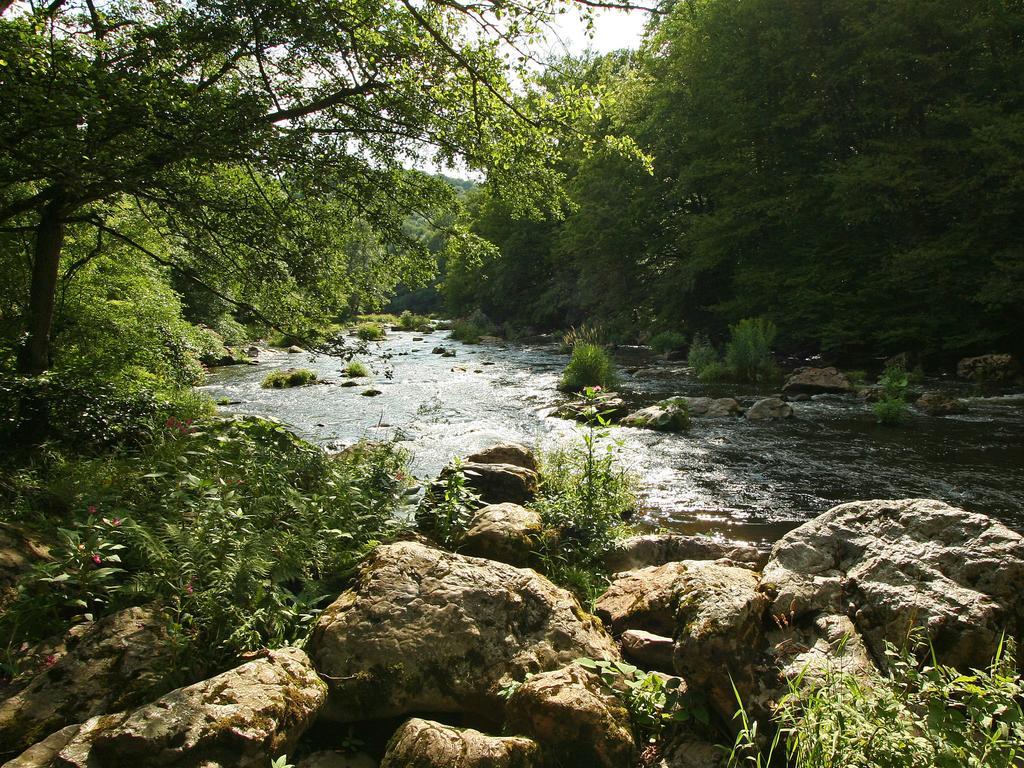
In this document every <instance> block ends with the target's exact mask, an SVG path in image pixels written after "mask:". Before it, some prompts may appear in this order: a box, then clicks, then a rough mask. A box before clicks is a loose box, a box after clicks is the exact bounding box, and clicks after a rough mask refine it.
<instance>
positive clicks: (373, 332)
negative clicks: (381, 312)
mask: <svg viewBox="0 0 1024 768" xmlns="http://www.w3.org/2000/svg"><path fill="white" fill-rule="evenodd" d="M356 336H357V337H358V338H359V339H360V340H361V341H383V340H384V326H383V325H381V324H380V323H360V324H359V325H358V326H356Z"/></svg>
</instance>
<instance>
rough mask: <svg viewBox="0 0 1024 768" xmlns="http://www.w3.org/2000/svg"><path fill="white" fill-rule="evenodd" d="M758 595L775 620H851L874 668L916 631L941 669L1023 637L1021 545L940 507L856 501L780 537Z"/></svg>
mask: <svg viewBox="0 0 1024 768" xmlns="http://www.w3.org/2000/svg"><path fill="white" fill-rule="evenodd" d="M762 588H763V589H765V591H766V592H768V593H769V594H770V595H771V596H772V597H773V604H772V608H771V610H772V613H773V614H784V615H788V616H793V617H794V618H799V617H801V616H805V615H809V614H818V613H824V614H826V615H827V614H838V615H846V616H849V617H850V618H851V619H852V621H853V624H854V625H855V626H856V628H857V630H858V631H859V632H860V633H861V634H862V635H863V637H864V639H865V642H866V643H867V646H868V648H869V649H870V650H871V652H872V654H873V655H874V657H875V660H876V661H877V662H882V661H883V660H884V650H885V642H886V641H888V642H891V643H894V644H899V643H901V642H902V641H903V639H904V638H906V636H907V632H908V630H909V629H910V628H911V627H913V626H914V625H919V626H921V627H923V628H924V629H925V630H926V631H927V633H928V635H929V636H930V638H931V640H932V642H933V644H934V646H935V650H936V652H937V654H938V658H939V660H940V661H941V662H943V663H946V664H950V665H953V666H957V667H960V668H963V669H966V668H968V667H972V666H974V667H980V666H984V665H986V664H987V663H988V662H989V661H990V659H991V656H992V653H993V651H994V650H995V647H996V645H997V643H998V641H999V638H1000V637H1001V635H1002V633H1003V632H1004V631H1006V632H1007V633H1008V634H1009V635H1010V636H1013V637H1020V636H1021V633H1022V631H1024V538H1022V537H1021V536H1020V535H1019V534H1017V533H1015V532H1013V531H1011V530H1010V529H1009V528H1007V527H1006V526H1004V525H1002V524H1001V523H997V522H995V521H994V520H991V519H990V518H988V517H986V516H984V515H980V514H973V513H970V512H965V511H964V510H962V509H958V508H956V507H952V506H949V505H948V504H944V503H943V502H941V501H932V500H929V499H904V500H900V501H886V500H875V501H856V502H852V503H849V504H841V505H839V506H838V507H834V508H832V509H831V510H829V511H828V512H826V513H825V514H823V515H821V516H820V517H818V518H816V519H814V520H811V521H810V522H807V523H804V524H803V525H801V526H800V527H799V528H796V529H795V530H793V531H790V532H789V533H788V534H786V536H784V537H783V538H782V539H780V540H779V541H778V542H777V543H776V544H775V546H774V548H773V549H772V554H771V558H770V560H769V562H768V564H767V565H766V566H765V570H764V577H763V580H762Z"/></svg>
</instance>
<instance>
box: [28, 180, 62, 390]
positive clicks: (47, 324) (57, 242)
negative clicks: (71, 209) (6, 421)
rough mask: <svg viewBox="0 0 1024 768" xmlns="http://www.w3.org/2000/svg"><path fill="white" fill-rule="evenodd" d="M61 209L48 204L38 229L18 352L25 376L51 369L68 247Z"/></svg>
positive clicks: (56, 201) (35, 374) (54, 204)
mask: <svg viewBox="0 0 1024 768" xmlns="http://www.w3.org/2000/svg"><path fill="white" fill-rule="evenodd" d="M61 208H62V206H61V204H60V201H58V200H52V201H51V202H49V203H47V204H46V207H45V208H43V211H42V215H41V216H40V218H39V225H38V226H37V227H36V245H35V253H34V254H33V259H32V286H31V288H30V290H29V302H28V313H27V315H26V318H25V320H26V322H25V327H26V331H27V336H26V338H25V341H24V344H23V345H22V347H21V349H20V350H18V373H20V374H21V375H22V376H38V375H39V374H41V373H42V372H43V371H45V370H46V369H47V368H49V367H50V331H51V330H52V328H53V307H54V301H55V299H56V295H57V278H58V275H59V272H60V252H61V247H62V246H63V245H64V219H63V213H64V212H63V211H62V210H61Z"/></svg>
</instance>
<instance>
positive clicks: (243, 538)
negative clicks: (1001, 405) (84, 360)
mask: <svg viewBox="0 0 1024 768" xmlns="http://www.w3.org/2000/svg"><path fill="white" fill-rule="evenodd" d="M405 461H406V456H405V454H403V453H402V452H401V451H400V450H398V449H397V448H396V447H395V446H394V445H392V444H388V443H385V444H376V445H363V446H360V447H358V448H357V449H355V450H351V451H349V452H347V453H346V454H342V455H340V456H338V457H330V456H328V455H327V454H325V453H324V452H323V451H322V450H321V449H319V448H317V447H315V446H312V445H309V444H307V443H304V442H303V441H301V440H299V439H298V438H296V437H295V436H294V435H292V434H291V433H289V432H288V431H287V430H286V429H285V428H284V427H283V426H280V425H278V424H274V423H271V422H267V421H263V420H257V419H227V420H204V421H195V422H192V423H186V422H178V421H175V420H168V422H167V423H166V425H165V426H164V428H163V429H162V430H161V432H160V433H159V434H157V435H154V436H153V438H152V440H151V441H150V442H149V443H147V444H146V445H144V446H142V447H141V448H137V449H132V450H121V451H115V452H112V453H106V454H103V455H100V456H97V457H93V458H86V457H72V456H62V455H44V456H40V457H38V458H36V459H35V460H33V462H32V463H31V464H29V465H28V466H27V467H25V468H23V469H22V470H21V471H20V472H18V473H14V474H11V475H10V476H9V477H8V478H7V480H6V482H5V483H4V484H3V485H2V486H0V489H2V490H3V493H4V496H5V499H4V503H5V504H8V505H9V508H10V509H11V510H12V514H13V517H14V519H16V520H20V521H23V522H24V524H26V525H31V526H34V527H36V528H39V529H40V535H41V537H42V538H43V540H54V541H56V542H57V544H56V545H55V549H54V552H55V559H54V560H53V561H52V562H48V561H43V562H41V563H40V564H39V565H37V566H36V568H35V571H34V572H33V573H32V574H30V576H29V577H28V578H26V579H23V580H22V581H21V582H19V585H18V587H17V592H16V595H15V597H14V599H13V602H12V603H11V604H10V605H8V607H7V610H6V612H5V614H4V615H3V616H2V617H0V644H2V645H3V646H6V647H9V648H17V647H18V646H19V645H20V644H21V643H22V642H23V641H29V640H33V639H39V638H42V637H46V636H50V635H52V634H54V633H58V634H59V632H60V629H61V628H62V627H66V626H67V625H69V624H72V623H76V622H78V621H81V620H84V619H86V618H87V616H86V614H91V615H92V616H98V615H100V614H101V613H105V612H109V611H111V610H114V609H118V608H121V607H124V606H126V605H134V604H141V603H149V602H155V603H156V604H158V605H159V606H161V607H162V608H163V609H164V612H165V613H166V614H167V616H168V618H169V621H170V628H171V630H172V633H173V634H174V636H175V637H177V638H178V639H179V641H180V642H181V643H182V646H183V648H184V649H187V650H188V652H187V653H186V654H184V655H183V663H184V664H186V665H192V666H193V667H194V668H196V669H200V668H204V667H207V668H215V667H222V666H224V665H227V664H230V663H231V661H232V660H233V659H234V658H235V657H236V656H237V654H238V653H241V652H244V651H251V650H256V649H259V648H262V647H267V646H269V647H276V646H280V645H282V644H288V643H293V642H298V641H301V640H302V639H303V638H304V637H305V635H306V633H307V632H308V631H309V629H310V628H311V622H312V620H313V618H314V617H315V615H316V613H317V612H318V611H319V610H320V608H321V607H322V606H323V604H324V602H325V600H328V599H330V598H333V597H334V596H336V595H337V594H338V591H339V589H340V588H341V587H342V586H343V583H344V581H345V580H346V579H347V578H348V577H349V575H350V574H351V573H352V572H353V569H354V568H355V566H356V564H357V563H358V561H359V560H360V558H361V557H362V556H363V554H364V553H365V552H367V551H368V549H369V548H371V547H372V546H374V544H375V543H376V542H378V541H379V540H380V539H381V538H383V537H386V536H389V535H391V533H392V532H393V531H394V530H396V527H397V525H398V524H397V523H396V522H395V520H396V518H395V514H394V512H395V509H396V507H397V505H398V504H399V503H400V501H401V498H402V495H403V492H404V490H405V488H406V486H407V475H406V470H405ZM55 508H57V509H61V510H63V511H62V512H61V514H60V520H61V522H60V526H59V528H57V529H52V530H51V528H50V526H52V522H51V521H52V520H53V519H54V518H53V510H54V509H55Z"/></svg>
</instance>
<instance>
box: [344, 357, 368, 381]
mask: <svg viewBox="0 0 1024 768" xmlns="http://www.w3.org/2000/svg"><path fill="white" fill-rule="evenodd" d="M344 373H345V375H346V376H348V377H349V378H350V379H361V378H363V377H366V376H369V375H370V369H369V368H367V367H366V364H365V363H361V362H359V361H358V360H353V361H352V362H350V363H349V364H348V365H346V366H345V371H344Z"/></svg>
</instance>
